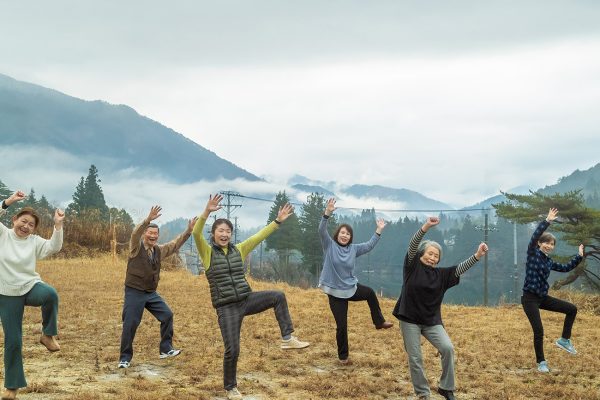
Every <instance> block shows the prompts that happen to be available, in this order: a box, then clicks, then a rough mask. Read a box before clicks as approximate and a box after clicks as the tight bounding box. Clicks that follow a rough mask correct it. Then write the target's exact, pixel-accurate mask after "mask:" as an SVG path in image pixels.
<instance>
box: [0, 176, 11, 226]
mask: <svg viewBox="0 0 600 400" xmlns="http://www.w3.org/2000/svg"><path fill="white" fill-rule="evenodd" d="M12 193H13V192H12V191H11V190H10V189H9V188H8V187H7V186H6V185H5V184H4V182H2V180H0V202H2V201H3V200H6V199H8V198H9V197H10V196H11V195H12ZM0 222H2V223H3V224H4V225H5V226H8V225H9V224H10V217H9V216H8V214H5V215H3V216H2V217H0Z"/></svg>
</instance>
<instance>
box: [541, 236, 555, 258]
mask: <svg viewBox="0 0 600 400" xmlns="http://www.w3.org/2000/svg"><path fill="white" fill-rule="evenodd" d="M538 246H540V250H541V251H542V253H544V254H545V255H550V253H552V251H554V246H555V243H554V241H553V240H552V241H548V242H538Z"/></svg>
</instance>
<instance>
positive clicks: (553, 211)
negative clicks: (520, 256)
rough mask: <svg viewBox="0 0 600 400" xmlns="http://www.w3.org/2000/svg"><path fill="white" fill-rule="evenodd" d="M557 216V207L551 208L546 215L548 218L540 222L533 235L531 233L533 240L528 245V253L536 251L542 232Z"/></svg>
mask: <svg viewBox="0 0 600 400" xmlns="http://www.w3.org/2000/svg"><path fill="white" fill-rule="evenodd" d="M557 217H558V209H557V208H551V209H550V210H548V216H547V217H546V219H544V220H543V221H542V222H540V223H539V224H538V226H537V228H535V231H534V232H533V235H531V240H529V245H528V246H527V252H528V253H530V252H532V251H535V249H536V248H537V244H538V241H539V240H540V236H542V233H544V231H546V229H548V226H550V223H551V222H552V221H554V220H555V219H556V218H557Z"/></svg>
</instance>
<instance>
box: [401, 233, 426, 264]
mask: <svg viewBox="0 0 600 400" xmlns="http://www.w3.org/2000/svg"><path fill="white" fill-rule="evenodd" d="M423 236H425V231H424V230H423V229H421V228H419V230H418V231H417V233H415V234H414V236H413V237H412V239H410V243H408V252H407V253H406V255H407V256H408V262H409V263H411V262H412V260H413V259H414V258H415V256H416V255H417V250H418V249H419V244H420V243H421V240H423Z"/></svg>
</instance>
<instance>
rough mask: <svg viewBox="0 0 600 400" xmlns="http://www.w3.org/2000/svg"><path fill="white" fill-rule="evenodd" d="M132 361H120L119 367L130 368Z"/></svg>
mask: <svg viewBox="0 0 600 400" xmlns="http://www.w3.org/2000/svg"><path fill="white" fill-rule="evenodd" d="M130 365H131V363H130V362H129V361H119V365H118V367H117V368H129V366H130Z"/></svg>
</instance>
